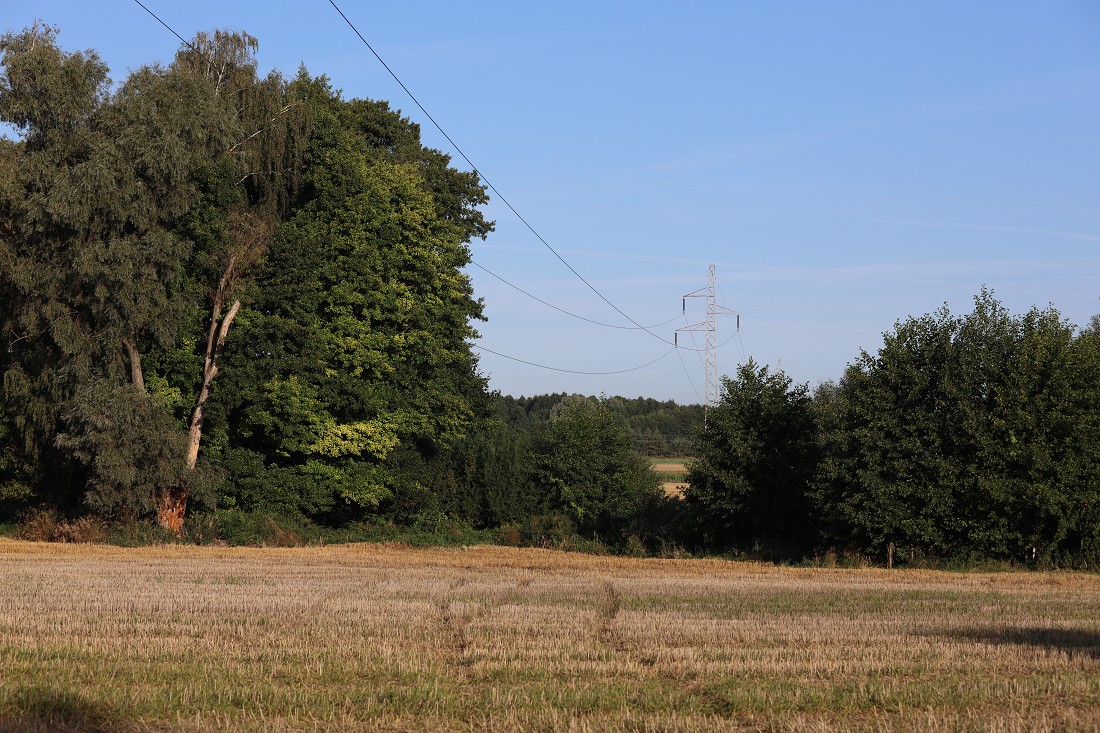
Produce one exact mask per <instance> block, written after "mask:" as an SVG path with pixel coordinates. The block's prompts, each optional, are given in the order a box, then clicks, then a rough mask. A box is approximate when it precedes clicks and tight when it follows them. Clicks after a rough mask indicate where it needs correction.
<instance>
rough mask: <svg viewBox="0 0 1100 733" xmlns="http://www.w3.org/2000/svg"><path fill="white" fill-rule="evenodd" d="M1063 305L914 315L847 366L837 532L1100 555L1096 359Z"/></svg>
mask: <svg viewBox="0 0 1100 733" xmlns="http://www.w3.org/2000/svg"><path fill="white" fill-rule="evenodd" d="M1097 356H1098V351H1097V338H1096V336H1095V333H1094V332H1091V331H1085V332H1082V333H1080V334H1075V329H1074V328H1073V326H1071V325H1070V324H1068V323H1066V322H1065V321H1064V320H1062V318H1061V317H1060V316H1059V314H1058V313H1057V311H1055V310H1054V309H1053V308H1048V309H1047V310H1042V311H1040V310H1038V309H1032V310H1031V311H1029V312H1028V313H1026V314H1024V315H1022V316H1012V315H1010V314H1009V313H1008V312H1007V311H1006V310H1005V309H1004V308H1003V307H1002V306H1001V305H1000V304H999V303H998V302H997V301H996V299H995V298H994V297H993V295H992V294H991V293H989V292H987V291H983V292H982V293H981V294H979V295H978V296H977V297H976V298H975V307H974V310H973V312H972V313H970V314H968V315H966V316H962V317H958V316H953V315H951V314H950V313H949V312H948V311H947V310H946V308H945V309H941V310H940V311H938V312H936V313H935V314H933V315H928V316H923V317H921V318H910V319H908V320H906V321H904V322H902V323H899V324H898V325H897V327H896V328H895V331H894V332H893V333H889V334H887V335H886V338H885V343H884V345H883V347H882V349H881V350H880V351H879V352H878V354H876V355H870V354H866V353H865V354H863V356H862V357H861V358H860V359H859V360H858V361H856V362H855V363H854V364H853V365H851V366H850V367H849V368H848V371H847V373H846V374H845V377H844V380H843V381H842V382H841V385H840V388H839V390H838V394H837V395H833V396H832V398H833V399H836V400H837V403H836V404H834V405H833V406H832V408H831V409H832V410H833V411H834V413H835V414H833V415H832V416H831V417H830V420H831V424H829V425H828V428H829V430H828V431H827V434H828V436H829V440H830V441H831V442H830V451H829V454H830V459H829V461H828V462H827V464H826V466H825V468H824V470H823V471H822V472H821V481H820V487H819V493H818V494H817V500H818V504H819V506H820V508H821V510H822V511H823V512H824V513H825V514H826V515H827V516H828V518H829V521H830V522H831V525H830V532H831V533H832V536H833V539H834V540H835V541H837V542H843V543H845V544H850V545H853V546H857V547H860V548H863V549H865V550H867V551H870V552H874V553H881V552H882V551H883V550H884V548H885V546H886V545H887V544H888V543H891V542H893V543H895V544H896V545H898V546H899V547H901V546H904V547H906V548H912V549H913V550H915V551H917V552H920V553H926V554H928V553H930V554H933V555H937V556H955V555H973V556H976V557H994V558H1015V559H1030V558H1031V557H1032V556H1033V555H1034V556H1035V557H1036V558H1046V559H1048V560H1050V559H1053V560H1057V559H1060V558H1070V557H1078V558H1092V561H1093V562H1095V561H1096V560H1097V559H1100V544H1098V540H1097V537H1098V533H1100V511H1098V510H1100V391H1098V389H1100V359H1098V358H1097Z"/></svg>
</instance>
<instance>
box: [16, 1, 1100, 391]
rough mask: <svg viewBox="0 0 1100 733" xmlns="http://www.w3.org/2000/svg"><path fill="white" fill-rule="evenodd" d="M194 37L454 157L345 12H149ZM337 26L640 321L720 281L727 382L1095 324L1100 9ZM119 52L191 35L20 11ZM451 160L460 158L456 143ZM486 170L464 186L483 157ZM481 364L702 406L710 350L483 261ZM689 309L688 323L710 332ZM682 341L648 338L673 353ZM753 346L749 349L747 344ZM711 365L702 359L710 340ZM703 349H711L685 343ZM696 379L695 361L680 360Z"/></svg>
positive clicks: (412, 18) (891, 6) (370, 16)
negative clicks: (907, 339)
mask: <svg viewBox="0 0 1100 733" xmlns="http://www.w3.org/2000/svg"><path fill="white" fill-rule="evenodd" d="M145 4H146V5H147V6H148V7H149V8H150V9H152V10H153V11H154V12H156V13H157V14H158V15H160V16H161V17H162V18H163V19H164V20H165V21H166V22H167V23H168V24H170V25H171V26H173V27H174V28H175V29H176V30H177V31H178V32H179V33H180V34H182V35H184V36H185V37H190V36H191V35H192V34H194V33H195V32H196V31H199V30H210V29H213V28H235V29H242V30H246V31H248V32H249V33H252V34H253V35H255V36H257V37H258V38H259V41H260V54H259V58H260V64H261V67H262V68H263V69H264V70H268V69H271V68H277V69H280V70H282V71H283V72H285V73H287V74H293V73H294V72H295V70H296V69H297V67H298V65H299V64H300V63H305V65H306V66H307V67H308V68H309V70H310V71H311V72H312V73H314V74H321V73H323V74H326V75H328V76H329V77H330V78H331V79H332V81H333V84H334V85H335V86H336V87H337V88H340V89H342V90H343V91H344V94H345V96H347V97H370V98H375V99H388V100H390V102H391V104H392V105H393V106H394V107H397V108H400V109H402V110H404V112H405V113H406V114H407V115H408V116H410V117H411V118H412V119H413V120H414V121H416V122H419V123H421V125H422V127H423V133H424V135H423V136H424V140H425V142H426V143H427V144H428V145H431V146H433V147H437V148H440V149H442V150H448V144H447V143H446V141H445V140H444V139H443V137H442V136H441V135H439V134H438V133H437V132H436V131H435V130H434V129H432V128H431V126H430V123H429V122H428V120H427V119H426V118H425V117H424V116H423V114H422V113H421V112H420V110H418V109H416V107H415V105H414V104H413V103H412V101H411V100H409V99H408V98H407V97H406V96H405V95H404V92H402V90H401V89H400V87H398V86H397V84H396V83H395V82H394V81H393V79H392V78H390V77H389V75H388V74H387V73H386V71H385V70H384V69H383V68H382V67H381V65H380V64H379V63H378V62H377V61H376V60H375V59H374V58H373V56H371V54H370V52H369V51H368V50H367V49H366V48H365V47H364V46H363V45H362V44H361V42H360V41H359V39H358V38H357V37H356V36H355V35H354V34H353V33H352V31H351V30H350V29H349V28H348V27H347V26H346V25H345V24H344V21H343V20H342V19H341V18H340V16H339V15H338V14H337V13H336V11H335V10H334V9H333V8H332V6H331V5H330V4H329V3H328V2H327V0H298V1H297V2H293V3H291V2H278V1H274V2H263V3H259V2H217V3H215V2H206V1H205V0H203V1H194V2H188V3H169V2H163V1H161V0H146V3H145ZM341 7H342V8H343V10H344V11H345V13H346V14H347V15H348V17H349V18H351V20H352V21H353V22H354V23H355V24H356V25H357V26H358V28H359V30H360V31H361V32H362V33H363V35H364V36H365V37H366V38H367V40H368V41H370V43H371V44H372V45H373V46H374V48H375V49H376V50H377V51H378V53H379V54H381V56H382V58H384V59H385V60H386V62H387V63H388V64H389V65H390V67H391V68H393V69H394V71H395V72H396V73H397V74H398V76H400V77H401V79H402V81H404V82H405V84H406V86H408V87H409V88H410V89H411V90H412V91H413V93H414V94H416V95H417V97H418V98H419V99H420V101H421V102H422V103H423V104H424V105H425V107H426V108H427V109H428V111H429V112H430V113H431V114H432V116H433V117H434V118H435V119H436V120H437V121H438V122H439V123H440V124H441V125H442V126H443V128H444V129H445V130H446V131H447V133H448V134H449V135H450V136H451V137H452V138H453V139H454V140H455V141H456V142H457V143H458V144H459V145H460V146H461V147H462V149H463V150H464V151H465V152H466V154H467V155H469V156H470V158H471V159H472V160H473V161H474V162H475V163H476V164H477V166H478V168H479V169H480V170H481V171H483V172H484V174H485V175H486V176H487V177H488V179H489V180H490V181H491V182H492V183H493V185H494V186H496V188H497V189H498V190H499V191H500V192H501V193H502V194H503V195H504V196H505V197H506V198H507V199H508V200H509V201H510V202H511V203H512V205H513V206H515V208H516V209H517V210H518V211H519V212H520V213H521V214H522V215H523V217H524V218H525V219H527V221H529V222H530V223H531V224H532V225H533V226H534V228H535V229H536V230H537V231H538V232H539V234H541V235H542V237H543V238H545V240H546V241H547V242H549V243H550V244H551V245H552V246H553V247H554V248H555V249H556V250H557V251H558V252H559V253H561V255H562V256H563V257H564V258H565V259H566V260H568V261H569V263H570V264H571V265H572V266H573V267H574V268H575V269H576V270H577V271H579V272H580V273H581V274H582V275H583V276H584V277H585V278H586V279H587V280H588V281H589V282H590V283H592V284H593V285H594V286H595V287H596V288H597V289H598V290H599V291H600V292H601V293H602V294H603V295H604V296H605V297H607V298H608V299H609V300H611V301H612V302H613V303H614V304H615V305H616V306H618V307H619V308H620V309H621V310H622V311H624V312H626V313H627V314H629V315H630V317H631V318H633V319H634V320H635V321H637V322H638V323H642V324H646V325H649V324H655V323H662V322H665V321H668V320H669V319H672V318H676V317H678V316H679V314H680V308H681V296H682V295H683V294H684V293H687V292H690V291H693V290H696V289H697V288H700V287H702V286H703V285H705V282H706V272H707V265H708V264H712V263H713V264H715V265H716V267H717V274H718V281H719V300H720V301H721V302H723V303H724V304H725V305H726V306H728V307H730V308H732V309H735V310H737V311H739V312H740V313H741V331H740V334H739V338H737V337H735V334H734V333H733V331H732V325H733V324H732V323H731V322H729V321H726V320H722V321H719V333H718V339H719V342H726V345H725V346H723V347H722V349H721V350H720V352H719V356H718V359H719V370H720V372H722V373H724V374H732V373H733V372H734V371H735V369H736V366H737V364H738V362H740V361H742V360H743V359H744V358H745V357H746V356H749V357H752V358H754V359H756V361H757V362H760V363H766V364H770V365H773V366H775V365H781V366H782V368H783V369H784V370H785V371H786V372H787V373H788V374H789V375H790V376H792V377H793V378H794V379H795V380H796V381H798V382H809V383H810V385H811V386H813V385H815V384H816V383H818V382H820V381H822V380H826V379H837V378H839V376H840V375H841V373H842V372H843V370H844V367H845V365H846V364H847V363H848V362H850V361H852V360H853V359H855V358H856V357H857V356H858V355H859V353H860V350H861V349H866V350H869V351H874V350H875V349H877V348H878V346H879V345H880V344H881V334H882V332H883V331H887V330H890V329H891V328H892V327H893V324H894V322H895V321H896V320H898V319H901V318H904V317H906V316H908V315H910V314H912V315H919V314H922V313H926V312H930V311H932V310H935V309H936V308H938V307H939V306H941V305H942V304H944V303H947V304H949V306H950V307H951V309H952V310H953V311H956V312H965V311H967V310H969V307H970V304H971V302H972V298H973V296H974V294H975V293H977V292H978V291H979V289H980V288H981V287H982V286H983V285H986V286H988V287H990V288H992V289H993V290H994V291H995V293H996V294H997V296H998V297H999V298H1000V299H1001V300H1002V301H1003V302H1004V303H1005V304H1006V305H1007V306H1008V307H1009V308H1010V309H1011V310H1013V311H1014V312H1020V311H1023V310H1026V309H1027V308H1029V307H1031V306H1032V305H1038V306H1040V307H1044V306H1046V305H1047V304H1048V303H1053V304H1054V305H1055V306H1056V307H1057V308H1058V309H1059V310H1060V311H1061V312H1062V314H1063V315H1064V316H1065V317H1067V318H1068V319H1070V320H1071V321H1073V322H1074V323H1077V324H1079V325H1080V324H1084V323H1085V322H1087V320H1088V318H1089V317H1090V316H1091V315H1092V314H1094V313H1098V312H1100V278H1098V275H1100V135H1098V133H1097V130H1100V3H1096V2H1094V0H1078V1H1071V0H1044V1H1043V2H1011V1H1007V2H997V3H990V2H977V1H975V2H964V1H961V0H954V1H952V2H938V1H935V0H925V1H922V2H919V3H888V2H878V1H876V2H829V3H819V2H808V1H806V2H768V3H765V2H747V1H730V2H684V3H676V4H672V3H650V2H591V1H589V2H583V3H582V2H573V1H572V0H567V1H562V2H556V3H540V4H529V3H517V2H496V1H495V0H494V1H491V2H478V3H455V2H420V3H385V4H373V3H372V4H368V3H357V2H351V1H350V0H344V2H343V3H341ZM35 17H37V18H41V19H43V20H45V21H47V22H49V23H51V24H55V25H57V26H60V28H61V35H60V37H59V40H60V43H61V44H62V46H63V47H65V48H67V49H70V50H76V49H85V48H95V49H96V50H98V51H99V53H100V54H101V56H102V57H103V58H104V60H105V61H106V62H107V63H108V64H109V65H110V66H111V68H112V71H113V78H115V79H121V78H123V77H124V76H125V74H126V72H127V70H128V69H133V68H136V67H138V66H140V65H142V64H145V63H149V62H154V61H160V62H168V61H170V60H171V58H172V56H173V54H174V52H175V50H176V47H177V45H178V41H177V40H176V39H175V38H174V37H173V36H172V35H171V34H170V33H169V32H168V31H167V30H165V29H164V28H163V27H162V26H160V25H159V24H158V23H157V22H156V21H155V20H153V19H152V18H151V17H150V16H149V15H147V14H146V13H145V11H143V10H142V9H141V8H140V7H139V6H138V5H137V4H136V3H133V2H131V1H129V0H113V1H112V2H106V3H85V2H59V1H57V2H55V1H53V0H36V2H34V3H18V4H17V3H14V2H5V3H4V4H3V6H2V8H0V26H2V27H3V28H4V29H8V30H18V29H19V28H22V27H23V26H26V25H29V24H30V23H31V22H32V21H33V19H34V18H35ZM448 152H453V151H449V150H448ZM463 165H464V164H463ZM488 213H489V215H490V217H491V218H494V219H496V221H497V231H496V232H495V233H494V234H492V235H491V236H490V237H489V239H488V241H486V242H480V241H478V242H475V243H474V244H473V246H472V249H473V255H474V259H475V261H476V262H477V263H479V264H480V265H482V266H484V267H485V268H488V269H489V270H491V271H493V272H495V273H497V274H498V275H500V276H501V277H503V278H506V279H507V280H509V281H511V282H512V283H514V284H515V285H517V286H519V287H521V288H523V289H524V290H527V291H529V292H531V293H533V294H535V295H537V296H538V297H540V298H542V299H544V300H546V301H550V302H552V303H554V304H556V305H558V306H560V307H561V308H564V309H566V310H569V311H572V312H574V313H577V314H580V315H583V316H585V317H587V318H591V319H594V320H598V321H602V322H606V323H611V324H617V325H624V326H629V325H630V323H629V322H628V321H626V320H625V319H624V318H623V317H622V316H621V315H619V314H618V313H616V312H615V311H614V310H612V309H611V308H610V307H609V306H608V305H607V304H606V303H604V302H603V301H602V300H600V298H599V297H597V296H596V295H595V294H593V293H592V292H591V291H590V290H589V289H588V288H587V287H586V286H585V285H584V284H583V283H581V282H580V281H579V280H578V279H577V278H576V277H574V276H573V274H572V273H570V272H569V271H568V270H567V269H566V268H565V267H564V266H563V265H562V264H561V263H560V262H559V261H558V260H557V259H556V258H555V257H554V255H553V254H551V253H550V252H549V251H548V250H546V249H545V248H544V247H543V245H542V244H541V243H540V242H539V241H538V239H537V238H536V237H535V236H534V235H533V234H532V233H531V232H530V231H528V230H527V229H526V228H525V227H524V226H523V225H522V223H520V222H519V221H518V220H517V219H516V218H515V217H514V215H513V214H512V213H511V212H510V211H508V210H507V209H506V208H504V207H503V206H502V205H501V204H500V203H499V201H494V202H493V203H492V204H491V205H490V207H489V211H488ZM470 274H471V277H472V279H473V281H474V286H475V289H476V291H477V294H478V295H479V296H480V297H482V298H483V299H484V301H485V310H486V315H487V316H488V317H489V320H488V322H487V323H484V324H481V325H480V326H479V331H480V332H481V334H482V338H481V339H480V341H479V343H480V344H481V345H483V346H484V347H486V348H488V349H492V350H493V351H498V352H500V353H503V354H508V355H511V356H514V357H518V358H520V359H523V360H526V361H530V362H537V363H540V364H545V365H549V366H554V367H558V368H562V369H572V370H579V371H616V370H621V369H627V368H631V367H635V366H638V365H641V364H645V363H647V362H650V361H652V360H653V359H657V358H658V357H661V356H662V355H664V358H663V359H661V360H660V361H658V362H657V363H656V364H653V365H651V366H649V367H647V368H645V369H640V370H637V371H634V372H630V373H627V374H618V375H602V376H584V375H573V374H566V373H562V372H555V371H548V370H543V369H538V368H535V367H530V366H526V365H524V364H521V363H518V362H515V361H510V360H508V359H505V358H502V357H498V356H495V355H493V354H489V353H485V354H483V356H482V361H481V364H482V370H483V372H485V373H486V374H487V375H488V376H490V379H491V381H490V386H491V387H493V388H496V389H499V390H501V391H502V392H504V393H508V394H516V395H519V394H526V395H531V394H537V393H543V392H560V391H567V392H582V393H586V394H599V393H601V392H603V393H606V394H608V395H612V394H622V395H626V396H631V397H633V396H651V397H657V398H660V399H676V400H677V401H681V402H696V401H699V399H700V396H701V395H702V394H703V391H704V383H703V365H702V360H701V358H700V355H699V354H698V353H694V352H690V351H681V353H680V354H679V355H677V354H676V353H670V349H669V347H668V346H667V345H666V344H664V343H662V341H661V340H660V339H658V338H656V337H655V336H654V335H650V334H646V333H645V332H643V331H638V330H636V329H635V330H624V329H612V328H606V327H602V326H596V325H592V324H589V323H586V322H584V321H581V320H578V319H574V318H570V317H568V316H565V315H563V314H561V313H560V312H558V311H555V310H552V309H550V308H547V307H546V306H544V305H542V304H540V303H538V302H536V301H534V300H532V299H530V298H528V297H526V296H524V295H522V294H520V293H518V292H517V291H515V290H514V289H512V288H511V287H509V286H507V285H505V284H503V283H501V282H499V281H498V280H496V279H494V278H492V277H490V276H488V275H486V274H484V273H483V272H482V271H480V270H479V269H477V268H471V269H470ZM702 318H703V313H702V305H701V303H700V302H698V301H695V302H691V303H689V309H688V313H687V321H688V322H691V323H694V322H698V321H700V320H702ZM684 324H685V321H684V320H680V321H679V322H673V323H670V324H668V325H665V326H662V327H660V328H655V329H653V333H654V334H656V335H657V336H659V337H661V338H663V339H668V340H671V339H672V332H673V329H674V328H675V327H676V326H677V325H684ZM731 337H733V338H732V339H731ZM696 338H698V339H699V342H698V345H699V346H700V347H701V346H702V340H701V336H700V335H697V336H696ZM680 344H681V345H685V346H690V345H691V338H690V337H689V336H688V335H687V334H681V337H680ZM679 357H682V359H683V363H681V360H680V358H679Z"/></svg>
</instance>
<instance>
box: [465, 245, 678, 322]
mask: <svg viewBox="0 0 1100 733" xmlns="http://www.w3.org/2000/svg"><path fill="white" fill-rule="evenodd" d="M470 264H471V265H473V266H474V267H476V268H478V269H479V270H481V271H482V272H484V273H486V274H487V275H491V276H493V277H495V278H496V279H497V280H500V281H501V282H502V283H504V284H505V285H507V286H508V287H510V288H512V289H513V290H518V291H519V292H521V293H523V294H524V295H526V296H527V297H528V298H531V299H532V300H537V301H538V302H540V303H542V304H543V305H545V306H547V307H548V308H553V309H554V310H556V311H558V312H559V313H564V314H565V315H567V316H571V317H573V318H576V319H578V320H581V321H587V322H588V323H594V324H596V325H597V326H604V327H606V328H618V329H622V330H624V331H636V330H638V329H639V328H659V327H661V326H667V325H668V324H670V323H672V322H673V321H675V320H678V319H679V318H680V316H679V315H675V316H673V317H672V318H670V319H669V320H667V321H665V322H664V323H655V324H653V325H652V326H617V325H615V324H614V323H604V322H603V321H596V320H593V319H591V318H585V317H584V316H580V315H577V314H576V313H571V312H570V311H567V310H565V309H564V308H559V307H558V306H556V305H554V304H553V303H550V302H547V301H545V300H543V299H542V298H540V297H538V296H537V295H533V294H532V293H529V292H527V291H526V290H524V289H523V288H521V287H520V286H519V285H516V284H515V283H513V282H509V281H508V280H505V279H504V278H503V277H501V276H500V275H498V274H496V273H495V272H493V271H492V270H490V269H489V268H487V267H485V266H484V265H482V264H480V263H479V262H476V261H474V260H470Z"/></svg>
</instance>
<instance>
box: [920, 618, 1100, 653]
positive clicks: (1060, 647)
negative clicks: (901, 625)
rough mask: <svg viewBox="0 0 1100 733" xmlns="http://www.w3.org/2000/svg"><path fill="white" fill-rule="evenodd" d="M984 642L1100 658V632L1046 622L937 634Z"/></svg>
mask: <svg viewBox="0 0 1100 733" xmlns="http://www.w3.org/2000/svg"><path fill="white" fill-rule="evenodd" d="M938 635H940V636H949V637H951V638H954V639H961V640H966V641H979V642H982V643H985V644H998V645H1008V646H1030V647H1036V648H1038V649H1050V650H1057V651H1062V652H1065V653H1066V654H1068V655H1070V656H1074V657H1077V656H1080V657H1088V658H1090V659H1100V632H1096V631H1080V630H1078V629H1057V628H1050V627H1043V626H1034V627H1024V628H1004V627H1000V628H984V629H959V630H954V631H944V632H941V633H940V634H938Z"/></svg>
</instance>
